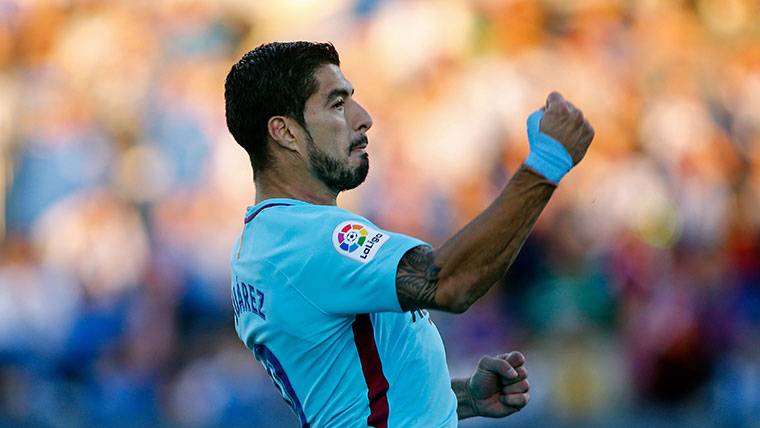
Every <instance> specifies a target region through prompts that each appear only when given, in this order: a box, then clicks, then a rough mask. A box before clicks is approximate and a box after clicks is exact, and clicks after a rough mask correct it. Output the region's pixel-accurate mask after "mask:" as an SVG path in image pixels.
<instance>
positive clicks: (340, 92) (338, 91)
mask: <svg viewBox="0 0 760 428" xmlns="http://www.w3.org/2000/svg"><path fill="white" fill-rule="evenodd" d="M350 89H351V91H350V92H349V90H348V88H335V89H333V90H332V91H330V93H329V94H327V103H330V101H331V100H332V99H333V98H337V97H343V98H348V97H350V96H351V95H353V94H354V88H350Z"/></svg>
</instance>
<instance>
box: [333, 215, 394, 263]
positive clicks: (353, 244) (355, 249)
mask: <svg viewBox="0 0 760 428" xmlns="http://www.w3.org/2000/svg"><path fill="white" fill-rule="evenodd" d="M388 239H390V236H388V235H387V234H385V233H383V232H381V231H379V230H377V229H375V228H372V227H370V226H367V225H366V224H363V223H360V222H356V221H344V222H343V223H341V224H339V225H338V226H336V227H335V230H334V231H333V237H332V240H333V246H334V247H335V249H336V250H337V251H338V252H339V253H341V254H343V255H344V256H346V257H348V258H351V259H354V260H356V261H359V262H362V263H367V262H368V261H370V260H372V259H373V258H374V257H375V254H377V251H378V250H379V249H380V247H382V246H383V244H385V242H386V241H388Z"/></svg>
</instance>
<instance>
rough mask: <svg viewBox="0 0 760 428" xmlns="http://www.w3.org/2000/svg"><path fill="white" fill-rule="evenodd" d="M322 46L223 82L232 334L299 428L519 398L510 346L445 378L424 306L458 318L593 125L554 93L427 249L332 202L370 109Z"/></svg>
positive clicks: (364, 165) (440, 420)
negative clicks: (518, 158) (495, 182)
mask: <svg viewBox="0 0 760 428" xmlns="http://www.w3.org/2000/svg"><path fill="white" fill-rule="evenodd" d="M339 65H340V62H339V59H338V53H337V52H336V50H335V48H334V47H333V46H332V45H331V44H324V43H310V42H290V43H270V44H265V45H262V46H259V47H258V48H256V49H254V50H252V51H250V52H248V53H247V54H245V55H244V56H243V58H242V59H240V61H239V62H238V63H237V64H235V65H233V66H232V69H231V70H230V72H229V74H228V75H227V79H226V82H225V103H226V117H227V126H228V128H229V130H230V132H231V133H232V135H233V136H234V137H235V140H236V141H237V142H238V143H239V144H240V145H241V146H242V147H243V148H244V149H245V150H246V152H247V153H248V155H249V156H250V159H251V165H252V167H253V171H254V181H255V186H256V204H255V205H254V206H251V207H249V208H248V210H247V212H246V213H245V220H244V223H245V225H244V228H243V231H242V233H241V235H240V238H239V239H238V240H237V242H236V243H235V246H234V248H233V251H232V262H231V263H232V303H233V309H234V318H235V329H236V331H237V334H238V336H239V337H240V339H241V340H242V341H243V342H244V343H245V345H246V346H247V347H248V348H249V349H251V351H253V353H254V355H255V357H256V359H257V360H259V361H260V362H261V363H262V364H263V365H264V367H265V368H266V370H267V372H268V373H269V375H270V377H271V379H272V381H273V382H274V384H275V385H276V386H277V388H278V389H279V390H280V393H281V394H282V396H283V398H284V399H285V401H286V402H287V403H288V404H289V405H290V406H291V408H292V409H293V411H294V412H295V413H296V415H297V416H298V418H299V420H300V423H301V425H302V426H304V427H315V428H316V427H364V426H372V427H454V426H457V420H458V419H463V418H467V417H471V416H477V415H479V416H487V417H494V418H499V417H504V416H507V415H509V414H511V413H514V412H516V411H518V410H520V409H521V408H522V407H523V406H525V405H526V403H527V402H528V400H529V391H528V389H529V385H528V380H527V378H526V377H527V371H526V369H525V366H524V363H525V359H524V357H523V355H522V354H520V353H519V352H512V353H508V354H502V355H498V356H496V357H490V356H485V357H483V358H482V359H481V360H480V362H479V364H478V367H477V368H476V370H475V372H474V374H473V375H472V376H471V377H470V378H468V379H454V380H452V379H450V377H449V371H448V368H447V367H446V358H445V354H444V347H443V343H442V341H441V337H440V335H439V333H438V330H437V329H436V327H435V325H434V324H433V322H432V321H431V320H430V317H429V314H428V312H427V309H437V310H442V311H448V312H454V313H462V312H464V311H466V310H467V309H468V308H469V307H470V305H472V304H473V303H474V302H475V301H476V300H477V299H478V298H480V297H481V296H482V295H483V294H485V293H486V291H488V289H489V288H490V287H491V286H492V285H494V284H495V283H496V282H497V281H498V280H499V279H500V277H501V276H502V275H503V274H504V273H505V271H506V270H507V269H508V267H509V266H510V264H511V263H512V261H513V260H514V258H515V256H516V255H517V253H518V251H519V250H520V248H521V246H522V245H523V243H524V241H525V239H526V237H527V236H528V234H529V232H530V230H531V228H532V227H533V224H534V223H535V222H536V219H537V218H538V216H539V214H540V213H541V211H542V210H543V208H544V206H545V205H546V203H547V202H548V201H549V198H550V197H551V195H552V193H553V192H554V189H555V187H556V185H557V184H558V183H559V181H560V179H561V178H562V176H563V175H564V174H565V173H567V172H568V171H569V170H570V169H571V168H572V167H573V166H574V165H575V164H577V163H578V162H579V161H580V160H581V159H582V158H583V156H584V154H585V152H586V150H587V148H588V146H589V144H590V142H591V140H592V138H593V134H594V132H593V129H592V128H591V126H590V125H589V123H588V122H587V121H586V120H585V119H584V117H583V115H582V113H581V112H580V111H579V110H578V109H576V108H575V107H574V106H573V105H572V104H570V103H569V102H567V101H565V100H564V99H563V98H562V96H561V95H559V94H558V93H551V94H550V95H549V97H548V99H547V102H546V105H545V107H544V108H542V109H540V110H538V111H536V112H535V113H533V114H532V115H531V116H530V117H529V118H528V139H529V143H530V154H529V156H528V158H527V159H526V161H525V162H524V165H522V167H521V168H520V169H519V170H518V171H517V172H516V173H515V175H514V176H513V177H512V178H511V180H510V181H509V183H508V184H507V185H506V187H505V188H504V190H503V191H502V192H501V194H500V195H499V196H498V197H497V198H496V200H495V201H494V202H493V203H492V204H491V205H490V206H489V207H488V208H487V209H486V210H485V211H483V213H481V214H480V215H479V216H478V217H477V218H475V220H473V221H472V222H471V223H469V224H468V225H467V226H465V227H464V228H463V229H462V230H461V231H459V232H458V233H457V234H455V235H454V236H453V237H451V238H450V239H449V240H448V241H446V242H445V243H444V244H443V245H442V246H441V247H439V248H431V246H430V245H428V244H426V243H424V242H422V241H420V240H418V239H415V238H412V237H409V236H405V235H402V234H399V233H394V232H390V231H386V230H383V229H381V228H380V227H379V226H377V225H375V224H373V223H372V222H371V221H369V220H367V219H366V218H364V217H362V216H359V215H357V214H354V213H351V212H349V211H346V210H344V209H341V208H339V207H337V206H336V197H337V195H338V193H340V192H341V191H343V190H348V189H353V188H355V187H356V186H358V185H359V184H361V183H362V181H364V178H365V177H366V176H367V171H368V168H369V157H368V155H367V144H368V140H367V135H366V134H367V131H368V130H369V129H370V128H371V127H372V119H371V118H370V115H369V114H368V113H367V111H366V110H365V109H364V108H362V106H361V105H360V104H359V103H358V102H357V101H356V99H354V97H353V93H354V89H353V87H352V86H351V83H350V82H349V81H348V80H347V79H346V77H345V76H344V75H343V74H342V72H341V69H340V68H339Z"/></svg>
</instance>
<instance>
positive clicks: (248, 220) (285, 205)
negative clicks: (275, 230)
mask: <svg viewBox="0 0 760 428" xmlns="http://www.w3.org/2000/svg"><path fill="white" fill-rule="evenodd" d="M291 205H292V204H284V203H282V202H273V203H271V204H266V205H264V206H262V207H261V208H259V209H257V210H256V211H254V212H253V214H251V215H249V216H248V217H246V218H245V222H246V223H248V222H250V221H251V220H253V218H254V217H256V216H257V215H259V213H260V212H262V211H264V210H265V209H267V208H271V207H289V206H291ZM238 218H240V217H238Z"/></svg>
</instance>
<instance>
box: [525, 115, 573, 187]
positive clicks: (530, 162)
mask: <svg viewBox="0 0 760 428" xmlns="http://www.w3.org/2000/svg"><path fill="white" fill-rule="evenodd" d="M543 117H544V111H543V110H537V111H535V112H534V113H533V114H531V115H530V116H529V117H528V142H529V143H530V154H529V155H528V159H527V160H526V161H525V164H526V165H527V166H529V167H531V168H532V169H533V170H534V171H536V172H538V173H540V174H541V175H543V176H544V177H546V178H547V179H548V180H549V181H551V182H552V183H554V184H558V183H559V182H560V180H562V177H564V176H565V174H567V172H568V171H570V170H571V169H572V168H573V158H572V157H571V156H570V153H568V152H567V149H565V146H563V145H562V144H561V143H560V142H559V141H557V140H555V139H554V138H552V137H550V136H549V135H547V134H544V133H543V132H541V131H540V126H541V119H542V118H543Z"/></svg>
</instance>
